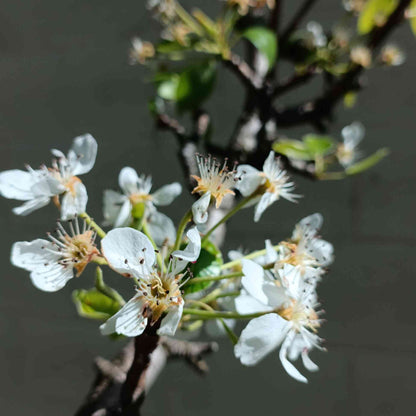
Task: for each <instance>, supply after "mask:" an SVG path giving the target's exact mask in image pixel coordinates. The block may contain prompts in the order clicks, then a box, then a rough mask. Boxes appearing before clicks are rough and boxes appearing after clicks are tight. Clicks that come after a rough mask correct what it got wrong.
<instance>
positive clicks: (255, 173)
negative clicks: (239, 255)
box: [236, 151, 299, 222]
mask: <svg viewBox="0 0 416 416" xmlns="http://www.w3.org/2000/svg"><path fill="white" fill-rule="evenodd" d="M237 171H238V173H240V174H241V176H240V177H241V180H240V181H238V182H237V184H236V189H238V190H239V191H240V192H241V194H242V195H243V196H250V195H253V194H254V193H255V192H256V193H258V194H259V196H258V198H257V199H255V202H257V204H256V207H255V211H254V221H255V222H257V221H259V220H260V217H261V215H262V214H263V212H264V211H265V210H266V209H267V208H268V207H269V206H270V205H272V204H273V203H274V202H275V201H277V200H278V199H280V198H285V199H287V200H288V201H291V202H296V199H297V198H298V197H299V195H295V194H293V190H294V188H295V185H294V183H293V182H290V181H289V176H288V175H287V173H286V171H285V170H283V169H282V168H281V166H280V163H279V160H278V159H277V158H276V157H275V154H274V152H273V151H271V152H270V154H269V156H268V157H267V159H266V160H265V162H264V164H263V170H262V171H259V170H258V169H256V168H254V167H253V166H250V165H240V166H239V167H238V168H237Z"/></svg>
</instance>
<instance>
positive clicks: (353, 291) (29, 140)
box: [0, 0, 416, 416]
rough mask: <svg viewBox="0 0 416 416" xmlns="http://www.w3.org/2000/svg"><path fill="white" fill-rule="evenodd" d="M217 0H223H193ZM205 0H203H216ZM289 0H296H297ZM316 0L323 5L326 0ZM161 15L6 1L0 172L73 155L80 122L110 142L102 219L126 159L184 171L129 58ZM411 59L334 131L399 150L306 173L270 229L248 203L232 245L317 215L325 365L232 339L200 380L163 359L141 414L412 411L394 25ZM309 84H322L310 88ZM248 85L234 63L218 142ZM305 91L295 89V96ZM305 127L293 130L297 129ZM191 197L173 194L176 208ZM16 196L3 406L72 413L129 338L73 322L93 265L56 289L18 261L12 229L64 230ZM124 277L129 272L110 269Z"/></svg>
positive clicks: (219, 112)
mask: <svg viewBox="0 0 416 416" xmlns="http://www.w3.org/2000/svg"><path fill="white" fill-rule="evenodd" d="M183 3H184V4H188V5H189V4H197V5H199V6H201V5H202V6H204V7H205V9H207V8H208V9H209V8H215V7H216V2H215V4H214V2H212V1H209V2H208V1H197V2H191V1H187V2H183ZM204 3H205V4H204ZM288 3H292V5H294V4H297V3H300V1H293V0H292V1H291V2H288ZM319 3H320V5H319ZM340 3H341V1H335V0H325V1H324V0H322V1H321V2H318V6H317V7H315V9H314V12H313V13H312V15H311V16H312V17H314V18H316V19H319V20H322V22H323V23H324V26H325V27H326V28H329V27H330V25H331V24H332V22H333V19H334V17H335V16H338V15H339V13H340V12H341V6H340ZM156 29H157V24H156V23H155V22H154V21H153V20H152V19H151V18H150V17H149V14H148V13H147V12H146V11H145V9H144V2H143V1H139V0H135V1H133V0H124V1H118V2H116V1H109V0H106V1H103V0H90V1H87V2H86V1H80V0H73V1H70V0H61V1H51V0H25V1H16V0H13V1H12V0H3V1H2V2H1V5H0V138H1V148H0V149H1V152H0V153H1V156H0V157H1V169H2V170H4V169H10V168H23V165H24V163H27V162H30V163H31V164H32V165H33V166H37V165H39V164H40V163H41V162H46V161H48V160H49V153H48V152H49V149H50V148H52V147H57V148H59V149H62V150H64V151H66V150H67V149H68V147H69V146H70V143H71V139H72V138H73V137H74V136H76V135H78V134H82V133H84V132H90V133H92V134H93V135H94V136H95V137H96V138H97V140H98V142H99V153H98V158H97V163H96V166H95V168H94V170H93V172H92V173H91V174H89V175H87V176H85V177H84V178H83V179H84V180H85V183H86V185H87V186H88V190H89V197H90V202H89V211H90V213H91V214H92V215H94V216H95V217H96V218H97V219H101V218H102V217H101V212H100V207H101V196H102V190H103V189H105V188H108V187H112V188H115V187H116V186H117V175H118V172H119V170H120V169H121V168H122V167H123V166H126V165H131V166H133V167H135V168H136V169H137V170H138V171H139V172H146V173H151V174H152V175H153V177H154V183H155V186H156V188H157V187H158V186H160V185H162V184H164V183H166V182H171V181H173V180H182V173H181V170H180V168H179V165H178V162H177V159H176V157H175V152H176V143H175V142H174V139H173V138H172V137H171V136H170V135H169V134H165V133H163V134H162V133H158V132H157V131H156V130H155V129H154V127H153V124H152V120H151V118H150V117H149V115H148V111H147V100H148V98H149V97H150V96H151V93H152V87H151V85H150V84H149V83H148V82H146V80H148V79H149V74H148V73H147V72H146V71H145V69H144V68H141V67H132V66H129V65H128V59H127V51H128V47H129V39H130V37H131V36H132V35H134V34H142V35H144V37H146V38H150V39H152V37H153V36H155V34H156ZM396 39H397V41H398V42H399V43H400V44H401V45H402V46H403V47H405V49H406V50H407V54H408V60H407V63H406V65H404V66H402V67H400V68H397V69H394V70H386V69H376V70H373V71H371V74H370V77H369V78H368V87H367V88H366V89H365V91H364V92H363V93H362V94H361V95H360V99H359V103H358V104H359V105H358V106H357V107H356V108H355V109H353V110H349V111H339V118H338V119H337V122H336V123H335V124H334V127H333V131H332V133H333V134H338V133H339V130H340V128H341V127H342V126H343V125H345V124H347V123H350V122H351V121H353V120H355V119H360V120H361V121H363V123H364V124H365V125H366V127H367V138H366V140H365V142H364V144H363V148H364V149H365V150H366V151H367V152H368V153H369V152H371V151H373V150H375V149H376V148H378V147H382V146H389V147H390V148H391V150H392V154H391V156H390V157H389V158H388V159H387V160H386V161H384V162H383V163H382V164H381V165H379V166H377V167H376V168H374V169H373V170H372V171H371V172H368V173H366V174H364V175H362V176H359V177H357V178H352V179H349V180H345V181H342V182H323V183H311V182H308V181H306V180H304V179H301V178H296V182H297V184H298V190H299V192H300V193H301V194H303V195H304V198H303V199H302V200H301V202H300V203H299V204H298V205H293V204H290V203H288V202H285V201H283V202H281V203H279V204H276V205H274V206H273V208H271V209H269V210H268V212H267V213H266V214H265V215H264V217H263V219H262V221H261V223H260V224H259V225H254V224H253V223H252V221H251V219H252V212H251V211H249V210H247V212H245V213H243V214H242V216H241V219H240V220H238V219H237V220H235V221H233V222H232V223H231V225H230V227H229V240H228V241H227V247H228V248H231V247H238V246H240V245H241V244H244V246H245V247H246V248H248V249H255V248H259V247H261V246H262V245H263V240H264V239H265V238H271V239H272V240H274V241H279V240H280V239H281V238H283V237H285V236H287V235H288V234H289V233H290V232H291V229H292V227H293V225H294V223H295V222H296V221H297V220H298V219H299V218H301V217H303V216H305V215H308V214H310V213H313V212H315V211H320V212H322V213H323V214H324V216H325V225H324V229H323V234H324V236H325V237H326V238H327V239H328V240H330V241H331V242H333V243H334V245H335V250H336V262H335V264H334V265H333V267H332V268H331V272H330V274H329V275H328V276H327V277H326V278H325V280H324V282H323V283H322V285H321V287H320V290H319V293H320V297H321V299H322V301H323V304H324V308H325V309H326V311H327V313H326V318H327V319H328V322H327V323H326V324H325V326H324V327H323V329H322V334H323V336H324V337H325V338H327V340H328V349H329V352H328V353H327V354H323V353H314V354H313V358H314V359H316V361H317V362H318V363H319V365H320V368H321V370H320V372H319V373H316V374H313V375H312V376H311V377H310V384H309V385H302V384H299V383H297V382H296V381H294V380H292V379H291V378H289V377H288V376H287V375H286V373H285V372H284V370H283V369H282V366H281V365H280V362H279V359H278V356H277V353H274V354H272V355H271V356H270V357H269V358H268V359H267V360H265V361H264V362H263V363H261V364H260V365H258V366H257V367H255V368H244V367H242V366H241V365H240V364H239V362H238V361H237V360H236V359H235V358H234V356H233V353H232V348H231V346H230V344H229V343H228V342H226V341H224V342H222V343H221V350H220V352H219V353H217V354H215V355H213V356H212V357H210V359H209V364H210V367H211V373H210V375H209V376H208V377H206V378H204V379H201V378H199V377H198V376H197V375H196V374H194V373H193V372H191V371H190V370H189V368H187V367H185V366H184V365H183V364H182V363H181V362H176V363H173V364H171V365H169V367H168V368H167V369H166V371H165V372H164V373H163V376H162V377H161V378H160V379H159V380H158V382H157V384H156V385H155V387H154V388H153V390H152V391H151V393H150V394H149V396H148V399H147V401H146V404H145V407H144V409H145V412H144V414H145V415H149V416H150V415H183V416H188V415H189V416H194V415H201V416H203V415H210V416H212V415H213V414H216V415H234V414H238V415H241V416H251V415H253V414H255V415H257V414H285V415H289V416H292V415H298V414H307V415H321V416H326V415H337V416H344V415H345V416H350V415H354V416H358V415H363V416H372V415H382V416H384V415H395V416H402V415H405V414H411V413H412V411H413V409H414V393H415V392H416V376H415V373H416V357H415V354H416V336H415V331H416V324H415V319H414V315H415V312H414V304H415V302H414V298H415V290H416V279H415V272H414V259H415V251H414V249H415V245H416V238H415V224H416V221H415V201H416V196H415V191H416V186H415V168H414V161H415V156H416V147H415V145H414V140H415V127H416V119H415V101H416V89H415V85H414V76H415V73H416V58H415V51H416V40H415V39H414V38H413V37H412V35H411V33H410V30H409V29H408V28H407V27H406V28H403V29H401V30H400V31H398V32H397V34H396ZM305 91H306V92H305V94H307V93H308V91H309V92H312V91H313V88H312V89H309V90H308V89H306V90H305ZM241 97H242V91H241V86H240V84H239V83H238V82H237V81H236V80H235V79H233V78H232V77H230V76H229V75H228V74H226V73H224V71H222V75H221V77H220V78H219V80H218V91H217V92H216V94H215V96H214V97H213V99H212V100H211V101H210V103H209V105H208V108H209V109H210V110H211V111H212V114H213V117H214V122H215V126H216V139H217V140H219V141H220V140H222V139H223V138H224V137H227V135H228V134H230V132H231V131H232V128H233V123H234V117H235V115H236V114H237V112H238V110H239V107H240V102H241ZM299 98H300V97H299V95H296V94H295V95H294V96H292V97H290V98H289V99H288V100H289V101H292V102H296V101H297V100H298V99H299ZM307 131H308V129H307V128H306V127H304V128H302V129H299V130H291V131H290V132H289V134H290V135H291V136H292V137H295V138H298V137H299V136H300V134H301V133H304V132H307ZM190 202H191V198H190V197H189V196H185V197H184V198H182V199H179V200H177V201H176V202H175V203H174V204H173V206H172V207H170V208H169V209H168V213H169V214H170V215H172V217H173V218H174V219H176V220H178V219H179V217H180V215H181V214H182V213H183V212H184V210H185V209H186V208H187V207H188V205H189V203H190ZM14 205H15V203H14V202H13V201H7V200H2V201H1V206H0V209H1V216H0V230H1V234H2V238H1V264H2V267H3V269H2V276H1V288H0V297H1V302H0V332H1V341H0V345H1V356H0V369H1V375H2V377H1V386H0V409H1V413H2V414H4V415H9V416H15V415H16V416H17V415H26V414H30V415H42V416H46V415H48V416H49V415H51V416H56V415H71V414H72V413H73V412H74V410H75V409H76V408H77V406H78V405H79V403H80V402H81V399H82V398H83V397H84V395H85V393H86V391H87V389H88V387H89V385H90V382H91V380H92V377H93V371H92V367H91V363H92V360H93V358H94V357H95V356H96V355H97V354H100V355H103V356H105V357H110V356H111V355H112V354H113V353H115V352H116V351H117V350H118V348H119V345H118V344H116V343H113V342H110V341H108V340H107V339H104V338H102V337H101V336H100V335H99V332H98V325H97V323H96V322H93V321H85V320H81V319H79V318H77V316H76V313H75V310H74V307H73V305H72V303H71V299H70V293H71V291H72V290H73V289H75V288H77V287H86V286H89V285H92V284H93V283H92V282H93V273H92V268H91V269H90V268H88V269H87V271H86V272H85V273H84V274H83V275H82V278H81V279H80V280H78V281H71V282H70V283H69V284H68V286H67V287H66V288H65V289H64V290H62V291H60V292H58V293H55V294H47V293H42V292H40V291H37V290H36V289H34V288H33V287H32V285H31V283H30V281H29V277H28V275H27V273H26V272H24V271H22V270H19V269H15V268H13V267H12V266H11V265H9V251H10V247H11V245H12V243H13V242H14V241H16V240H25V239H27V240H31V239H34V238H37V237H41V236H43V235H44V232H46V231H47V230H52V229H53V228H54V221H55V219H56V217H57V213H56V211H55V210H54V208H53V207H52V206H50V207H48V208H46V209H43V210H41V211H38V212H36V213H34V214H32V215H31V216H29V217H26V218H24V217H17V216H14V215H13V214H12V213H11V211H10V209H11V208H12V207H13V206H14ZM108 278H110V279H111V282H113V283H114V284H120V285H122V287H123V289H122V290H123V291H124V292H125V293H128V292H126V290H127V289H128V287H129V286H128V285H127V282H126V281H122V280H120V278H119V277H116V276H111V277H108Z"/></svg>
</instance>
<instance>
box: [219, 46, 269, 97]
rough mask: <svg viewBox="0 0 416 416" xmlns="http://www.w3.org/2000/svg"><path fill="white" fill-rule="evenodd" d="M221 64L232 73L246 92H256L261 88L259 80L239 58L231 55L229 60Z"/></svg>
mask: <svg viewBox="0 0 416 416" xmlns="http://www.w3.org/2000/svg"><path fill="white" fill-rule="evenodd" d="M222 62H223V63H224V65H225V66H226V68H229V69H230V70H231V71H232V72H234V74H235V75H236V76H237V78H238V79H239V80H240V81H241V82H242V83H243V85H244V86H245V87H246V88H247V89H248V90H250V91H256V90H258V89H259V88H261V79H260V78H259V77H258V76H257V74H256V73H255V72H254V71H253V70H252V69H251V68H250V66H249V65H248V63H247V62H245V61H244V60H243V59H242V58H241V57H240V56H238V55H236V54H234V53H232V54H231V56H230V59H228V60H223V61H222Z"/></svg>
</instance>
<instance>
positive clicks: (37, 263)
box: [10, 239, 74, 292]
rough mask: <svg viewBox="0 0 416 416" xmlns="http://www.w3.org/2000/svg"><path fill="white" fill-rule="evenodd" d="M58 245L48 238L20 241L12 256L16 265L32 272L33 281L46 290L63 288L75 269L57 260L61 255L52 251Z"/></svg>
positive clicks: (52, 290) (16, 244)
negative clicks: (64, 265)
mask: <svg viewBox="0 0 416 416" xmlns="http://www.w3.org/2000/svg"><path fill="white" fill-rule="evenodd" d="M49 250H56V247H54V245H53V244H52V243H51V242H50V241H47V240H42V239H37V240H33V241H30V242H27V241H21V242H20V241H19V242H17V243H15V244H13V247H12V252H11V256H10V260H11V263H12V264H13V265H14V266H17V267H21V268H23V269H25V270H28V271H30V272H31V274H30V278H31V280H32V283H33V284H34V285H35V286H36V287H37V288H38V289H40V290H43V291H45V292H55V291H57V290H59V289H62V288H63V287H64V286H65V284H66V282H67V281H68V280H70V279H71V278H72V277H73V276H74V273H73V269H72V268H70V267H66V268H65V267H63V266H62V265H60V264H59V263H57V260H58V259H59V258H60V255H58V254H55V253H51V252H50V251H49Z"/></svg>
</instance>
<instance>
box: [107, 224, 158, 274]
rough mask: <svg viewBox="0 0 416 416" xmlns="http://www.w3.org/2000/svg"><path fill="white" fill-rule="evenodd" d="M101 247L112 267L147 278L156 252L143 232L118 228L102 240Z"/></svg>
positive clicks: (121, 271)
mask: <svg viewBox="0 0 416 416" xmlns="http://www.w3.org/2000/svg"><path fill="white" fill-rule="evenodd" d="M101 247H102V250H103V254H104V256H105V258H106V259H107V261H108V263H109V265H110V267H112V268H113V269H114V270H116V271H117V272H118V273H121V274H124V275H134V276H135V277H138V278H139V279H145V280H147V276H148V274H149V272H150V270H151V268H152V266H153V264H154V262H155V252H154V248H153V246H152V243H151V242H150V241H149V239H148V238H147V237H146V236H145V235H144V234H143V233H141V232H140V231H137V230H134V229H133V228H116V229H114V230H111V231H110V232H109V233H108V234H107V235H106V236H105V237H104V238H103V239H102V240H101Z"/></svg>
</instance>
